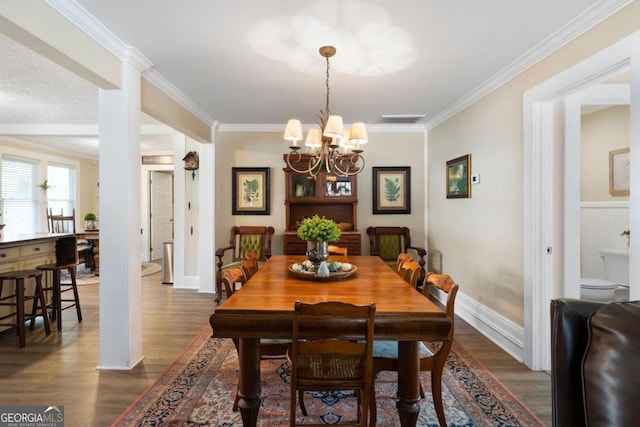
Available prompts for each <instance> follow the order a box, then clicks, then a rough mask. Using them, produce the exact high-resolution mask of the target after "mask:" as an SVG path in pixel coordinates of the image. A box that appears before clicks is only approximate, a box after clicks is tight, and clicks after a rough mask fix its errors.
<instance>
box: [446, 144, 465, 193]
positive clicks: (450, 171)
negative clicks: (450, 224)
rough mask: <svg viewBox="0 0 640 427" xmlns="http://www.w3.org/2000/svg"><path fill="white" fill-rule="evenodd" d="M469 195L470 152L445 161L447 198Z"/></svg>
mask: <svg viewBox="0 0 640 427" xmlns="http://www.w3.org/2000/svg"><path fill="white" fill-rule="evenodd" d="M470 197H471V154H467V155H465V156H461V157H458V158H456V159H453V160H449V161H448V162H447V199H468V198H470Z"/></svg>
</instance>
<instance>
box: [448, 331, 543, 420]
mask: <svg viewBox="0 0 640 427" xmlns="http://www.w3.org/2000/svg"><path fill="white" fill-rule="evenodd" d="M453 342H454V343H455V345H456V346H458V347H459V348H460V349H462V350H463V351H464V352H465V353H466V356H467V357H468V358H469V359H472V360H473V361H474V362H475V363H476V364H477V365H478V366H479V367H480V368H482V370H483V371H484V373H485V375H487V376H488V377H490V378H491V379H492V380H493V381H495V382H496V384H497V385H499V386H500V387H502V389H503V391H504V392H505V393H506V394H508V395H509V396H510V397H511V399H513V401H514V402H515V403H517V404H518V405H520V407H521V408H522V410H523V411H525V412H526V413H527V414H529V416H530V417H531V418H533V419H534V420H535V421H537V422H538V424H540V425H541V426H543V427H544V426H545V424H544V423H543V422H542V420H541V419H540V418H538V416H537V415H536V414H534V413H533V411H532V410H531V409H529V407H528V406H526V405H525V404H524V403H523V402H522V401H521V400H520V398H518V396H516V395H515V394H513V392H512V391H511V390H509V389H508V388H507V387H506V386H505V385H504V384H502V382H501V381H500V380H499V379H498V378H497V377H496V376H495V375H493V374H492V373H491V371H489V369H487V367H486V366H485V365H484V364H483V363H482V362H481V361H480V360H479V359H478V358H477V357H476V356H474V355H473V353H471V351H469V349H468V348H467V347H465V346H464V345H463V344H462V343H461V342H460V341H458V340H457V339H455V338H454V339H453Z"/></svg>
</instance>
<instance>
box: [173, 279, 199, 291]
mask: <svg viewBox="0 0 640 427" xmlns="http://www.w3.org/2000/svg"><path fill="white" fill-rule="evenodd" d="M173 287H174V288H175V289H195V290H199V289H200V278H199V277H198V276H184V280H183V282H182V283H176V282H174V283H173Z"/></svg>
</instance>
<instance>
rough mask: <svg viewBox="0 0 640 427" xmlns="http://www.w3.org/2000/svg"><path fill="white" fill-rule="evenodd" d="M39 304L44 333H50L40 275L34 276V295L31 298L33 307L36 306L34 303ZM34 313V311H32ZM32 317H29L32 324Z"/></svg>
mask: <svg viewBox="0 0 640 427" xmlns="http://www.w3.org/2000/svg"><path fill="white" fill-rule="evenodd" d="M38 302H39V305H40V310H41V311H42V321H43V322H44V332H45V334H46V335H51V325H49V315H48V313H47V302H46V301H45V299H44V290H43V289H42V276H36V295H35V298H34V300H33V308H34V309H35V308H36V304H38ZM34 314H35V313H34ZM34 319H35V315H34V317H32V318H31V322H32V325H33V321H34Z"/></svg>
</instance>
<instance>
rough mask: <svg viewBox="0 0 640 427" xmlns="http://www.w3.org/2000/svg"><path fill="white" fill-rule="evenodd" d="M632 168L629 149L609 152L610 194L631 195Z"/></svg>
mask: <svg viewBox="0 0 640 427" xmlns="http://www.w3.org/2000/svg"><path fill="white" fill-rule="evenodd" d="M630 166H631V159H630V158H629V148H621V149H619V150H614V151H609V194H611V195H612V196H628V195H629V182H630V181H629V176H630V175H629V173H630Z"/></svg>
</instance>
